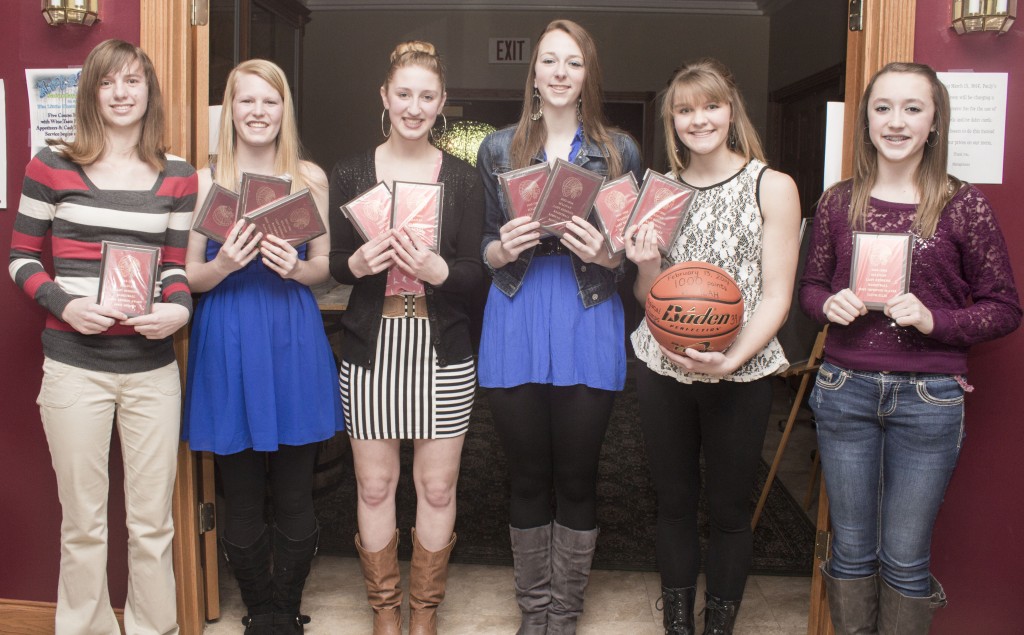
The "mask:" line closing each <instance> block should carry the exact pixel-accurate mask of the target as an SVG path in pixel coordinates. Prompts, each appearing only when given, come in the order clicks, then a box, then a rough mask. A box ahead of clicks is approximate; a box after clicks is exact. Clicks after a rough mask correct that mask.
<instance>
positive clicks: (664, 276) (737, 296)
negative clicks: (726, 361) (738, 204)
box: [645, 261, 743, 354]
mask: <svg viewBox="0 0 1024 635" xmlns="http://www.w3.org/2000/svg"><path fill="white" fill-rule="evenodd" d="M645 309H646V313H647V327H648V328H649V329H650V331H651V335H653V336H654V339H655V340H657V341H658V343H659V344H661V345H662V346H664V347H665V348H667V349H669V350H671V351H674V352H676V353H680V354H682V352H683V349H686V348H692V349H695V350H698V351H702V352H707V351H724V350H725V349H727V348H729V345H730V344H732V342H733V340H735V339H736V336H737V335H739V333H740V327H741V326H742V324H743V295H742V294H741V293H740V288H739V287H738V286H737V285H736V281H735V280H733V279H732V276H730V275H729V274H728V273H726V272H725V271H724V270H723V269H721V268H719V267H716V266H715V265H712V264H708V263H706V262H694V261H690V262H681V263H678V264H675V265H672V266H671V267H669V268H668V269H666V270H665V271H663V272H661V275H659V276H658V277H657V279H655V281H654V285H653V286H651V292H650V293H649V294H648V295H647V305H646V307H645Z"/></svg>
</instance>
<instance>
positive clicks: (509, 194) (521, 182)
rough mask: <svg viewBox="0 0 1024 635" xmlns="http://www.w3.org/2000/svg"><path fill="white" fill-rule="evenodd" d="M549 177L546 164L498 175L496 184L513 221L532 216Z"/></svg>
mask: <svg viewBox="0 0 1024 635" xmlns="http://www.w3.org/2000/svg"><path fill="white" fill-rule="evenodd" d="M550 175H551V170H550V169H549V168H548V164H547V163H537V164H536V165H531V166H529V167H526V168H521V169H519V170H512V171H511V172H505V173H504V174H499V175H498V182H499V183H501V189H502V191H504V192H505V200H506V201H507V202H508V209H509V212H510V213H511V214H512V218H513V219H515V218H523V217H524V216H525V217H532V216H533V211H534V210H535V209H536V208H537V203H539V202H540V196H541V194H543V193H544V186H545V185H546V184H547V182H548V177H549V176H550ZM510 220H511V219H510Z"/></svg>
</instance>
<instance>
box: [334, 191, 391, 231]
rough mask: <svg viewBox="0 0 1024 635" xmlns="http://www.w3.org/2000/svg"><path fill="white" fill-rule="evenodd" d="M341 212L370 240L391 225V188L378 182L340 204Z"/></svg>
mask: <svg viewBox="0 0 1024 635" xmlns="http://www.w3.org/2000/svg"><path fill="white" fill-rule="evenodd" d="M341 213H342V214H344V215H345V217H346V218H348V219H349V220H350V221H351V222H352V225H353V226H354V227H355V228H356V231H357V232H359V235H360V236H362V237H363V240H364V241H366V242H370V241H371V240H373V239H374V238H376V237H377V236H380V235H381V234H383V233H384V232H386V231H387V230H388V229H389V228H390V227H391V190H389V189H388V186H387V185H385V184H384V183H383V182H380V183H378V184H377V185H374V186H373V187H371V188H370V189H368V190H366V191H365V192H363V193H362V194H360V195H359V196H357V197H355V198H354V199H352V200H351V201H349V202H348V203H345V204H344V205H342V206H341Z"/></svg>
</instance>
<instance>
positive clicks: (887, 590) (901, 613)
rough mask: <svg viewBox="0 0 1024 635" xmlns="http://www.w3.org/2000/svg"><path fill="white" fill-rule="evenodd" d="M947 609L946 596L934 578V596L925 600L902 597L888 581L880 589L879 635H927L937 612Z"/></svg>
mask: <svg viewBox="0 0 1024 635" xmlns="http://www.w3.org/2000/svg"><path fill="white" fill-rule="evenodd" d="M944 606H946V592H945V591H943V590H942V585H941V584H939V581H938V580H936V579H935V578H931V594H930V595H928V596H927V597H923V598H913V597H909V596H906V595H903V594H902V593H900V592H899V591H897V590H896V589H894V588H892V587H891V586H889V585H888V584H887V583H886V582H885V580H881V581H880V582H879V585H878V633H879V635H928V629H929V628H931V625H932V617H933V616H934V615H935V610H936V609H940V608H942V607H944Z"/></svg>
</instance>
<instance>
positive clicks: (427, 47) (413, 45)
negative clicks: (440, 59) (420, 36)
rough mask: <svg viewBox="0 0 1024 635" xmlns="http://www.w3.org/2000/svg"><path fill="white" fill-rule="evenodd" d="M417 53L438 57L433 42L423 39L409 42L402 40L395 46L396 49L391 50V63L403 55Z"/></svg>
mask: <svg viewBox="0 0 1024 635" xmlns="http://www.w3.org/2000/svg"><path fill="white" fill-rule="evenodd" d="M417 53H419V54H422V55H430V56H432V57H437V49H435V48H434V45H433V44H431V43H430V42H424V41H422V40H412V41H409V42H402V43H401V44H399V45H398V46H396V47H395V50H394V51H392V52H391V63H392V64H394V63H395V62H397V61H398V60H399V58H401V57H402V56H403V55H413V54H417Z"/></svg>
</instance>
